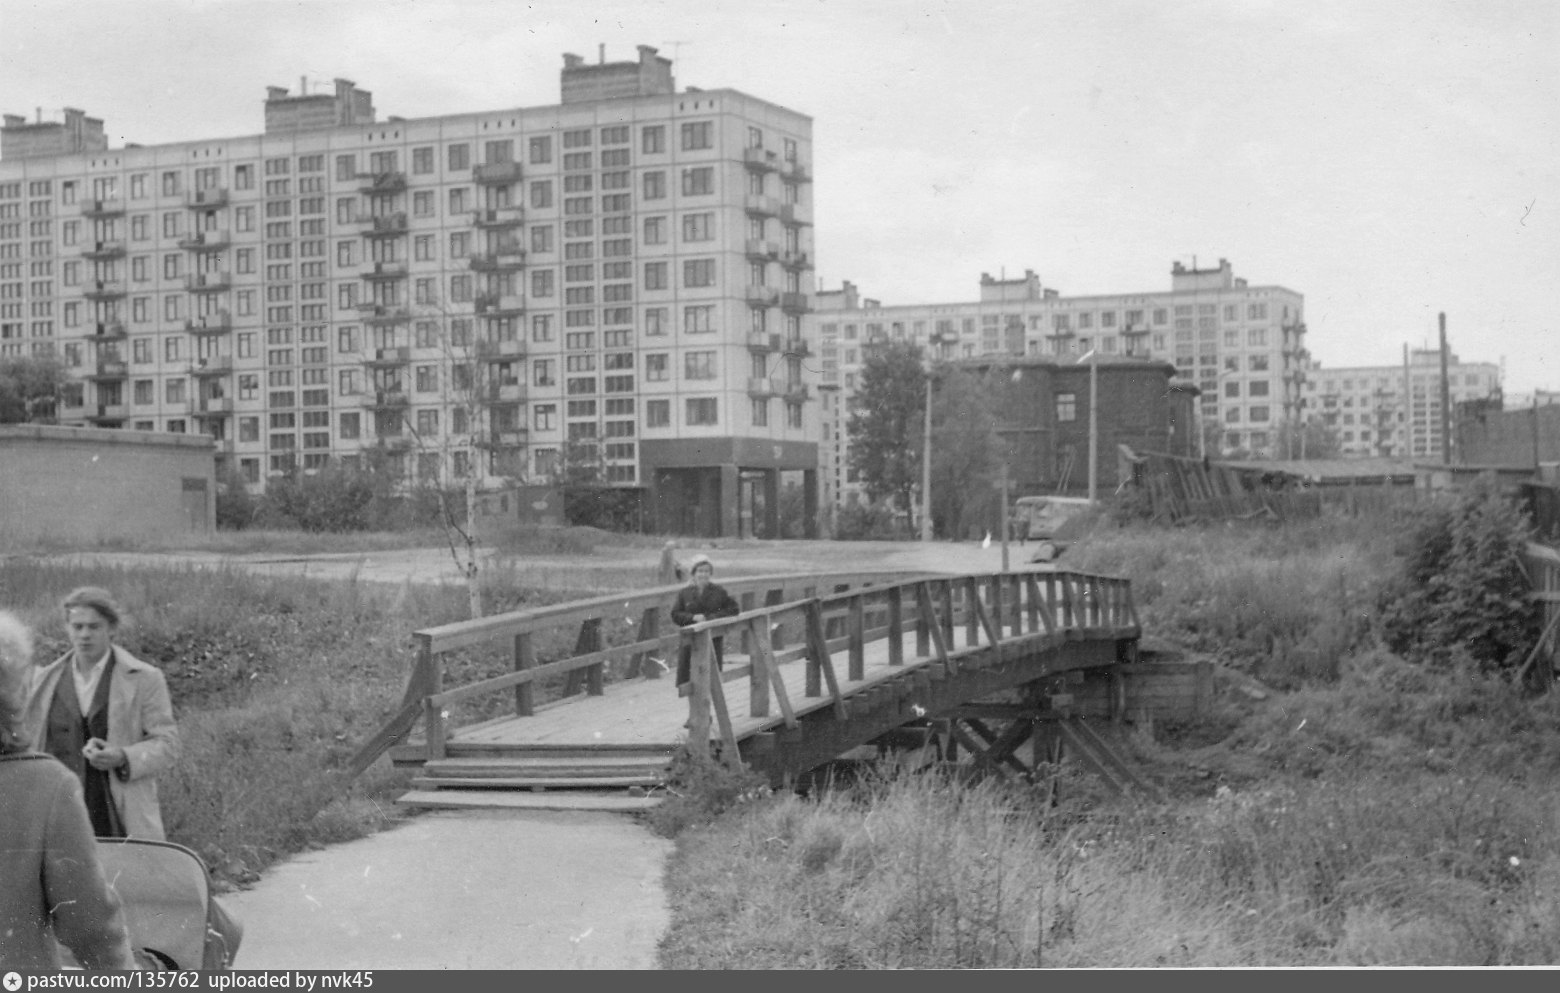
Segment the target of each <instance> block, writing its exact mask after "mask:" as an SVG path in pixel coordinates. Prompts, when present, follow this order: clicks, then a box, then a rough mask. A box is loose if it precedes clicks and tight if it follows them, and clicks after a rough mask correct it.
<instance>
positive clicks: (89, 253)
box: [81, 240, 128, 259]
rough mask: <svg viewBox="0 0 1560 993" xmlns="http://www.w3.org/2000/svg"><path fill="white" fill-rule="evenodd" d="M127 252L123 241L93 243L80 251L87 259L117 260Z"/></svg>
mask: <svg viewBox="0 0 1560 993" xmlns="http://www.w3.org/2000/svg"><path fill="white" fill-rule="evenodd" d="M126 251H128V248H127V247H126V245H125V243H124V242H123V241H119V240H114V241H95V242H93V243H92V244H90V245H88V246H87V247H85V248H83V249H82V250H81V254H82V255H84V256H85V257H87V258H89V259H117V258H122V257H123V256H124V254H125V252H126Z"/></svg>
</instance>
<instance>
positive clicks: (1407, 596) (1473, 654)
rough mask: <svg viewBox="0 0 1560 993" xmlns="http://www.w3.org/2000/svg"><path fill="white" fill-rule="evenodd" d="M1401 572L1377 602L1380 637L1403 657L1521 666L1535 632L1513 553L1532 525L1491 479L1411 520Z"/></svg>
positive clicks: (1532, 608)
mask: <svg viewBox="0 0 1560 993" xmlns="http://www.w3.org/2000/svg"><path fill="white" fill-rule="evenodd" d="M1411 521H1412V525H1411V531H1410V533H1409V536H1408V539H1407V542H1406V549H1405V553H1406V554H1405V557H1404V561H1403V566H1402V570H1401V573H1400V574H1399V576H1398V577H1397V578H1396V580H1395V581H1394V582H1393V583H1392V584H1391V585H1390V586H1389V587H1388V588H1387V589H1386V590H1384V591H1383V593H1382V595H1381V597H1380V599H1379V601H1378V606H1379V610H1380V618H1381V634H1382V639H1383V641H1384V642H1385V643H1386V645H1387V647H1389V648H1390V649H1392V650H1393V651H1394V652H1397V653H1398V654H1400V655H1403V656H1405V657H1408V658H1413V659H1421V660H1424V661H1426V662H1429V663H1431V664H1434V665H1439V666H1446V665H1449V664H1450V663H1452V662H1453V661H1455V659H1456V658H1457V657H1459V656H1465V657H1467V658H1469V659H1471V660H1472V661H1473V662H1474V663H1476V664H1477V665H1479V666H1480V667H1482V668H1484V669H1492V670H1503V669H1508V668H1515V667H1516V666H1517V665H1519V664H1521V661H1522V657H1523V655H1524V653H1525V652H1527V651H1528V650H1529V649H1530V648H1531V647H1532V645H1533V643H1534V641H1535V640H1536V639H1537V637H1538V621H1539V612H1538V605H1537V604H1536V603H1534V602H1533V601H1532V600H1531V599H1530V598H1529V596H1528V592H1529V585H1528V581H1527V577H1526V575H1525V574H1524V573H1523V571H1522V565H1521V559H1520V555H1521V553H1522V550H1523V547H1524V545H1525V544H1526V543H1527V542H1528V541H1529V540H1531V538H1532V527H1531V525H1530V524H1529V523H1528V521H1527V520H1526V518H1524V517H1523V515H1522V512H1521V510H1519V509H1518V507H1517V505H1516V504H1515V503H1514V502H1513V501H1511V500H1509V499H1507V498H1506V497H1505V496H1503V495H1502V494H1501V493H1500V492H1499V490H1497V489H1496V487H1495V485H1494V484H1493V483H1492V482H1481V483H1480V484H1478V485H1477V486H1475V487H1473V488H1471V489H1469V490H1467V491H1465V492H1462V493H1459V494H1457V495H1456V496H1455V497H1454V498H1452V499H1451V500H1448V501H1443V502H1438V503H1435V504H1432V505H1430V506H1428V507H1425V508H1418V509H1416V511H1415V512H1414V513H1413V516H1412V518H1411Z"/></svg>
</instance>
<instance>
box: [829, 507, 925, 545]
mask: <svg viewBox="0 0 1560 993" xmlns="http://www.w3.org/2000/svg"><path fill="white" fill-rule="evenodd" d="M906 537H908V536H907V535H906V534H905V533H904V531H903V530H902V529H901V528H900V526H899V522H898V521H897V520H896V519H895V517H894V512H893V511H892V510H890V509H889V508H888V506H887V505H886V504H881V503H860V502H857V503H851V504H846V505H845V506H844V507H841V508H840V511H839V513H838V514H836V515H835V517H834V539H835V540H836V541H897V540H901V539H903V538H906Z"/></svg>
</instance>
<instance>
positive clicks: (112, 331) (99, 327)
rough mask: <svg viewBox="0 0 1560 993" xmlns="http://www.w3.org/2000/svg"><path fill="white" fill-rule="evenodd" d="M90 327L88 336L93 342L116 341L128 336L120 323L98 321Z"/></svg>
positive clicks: (122, 323)
mask: <svg viewBox="0 0 1560 993" xmlns="http://www.w3.org/2000/svg"><path fill="white" fill-rule="evenodd" d="M91 327H92V330H91V331H90V332H88V334H89V335H90V336H91V337H92V339H93V340H94V341H118V340H120V339H122V338H125V337H128V336H129V334H130V332H129V331H128V330H126V329H125V325H124V322H122V321H98V322H97V323H96V324H93V325H92V326H91Z"/></svg>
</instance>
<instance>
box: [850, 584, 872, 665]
mask: <svg viewBox="0 0 1560 993" xmlns="http://www.w3.org/2000/svg"><path fill="white" fill-rule="evenodd" d="M846 624H847V627H848V633H849V638H850V641H849V645H850V647H849V649H848V651H849V653H850V657H849V659H848V661H847V662H846V673H847V676H846V678H847V679H849V680H851V681H852V682H855V681H857V680H861V679H865V678H867V634H866V627H867V619H866V594H865V593H858V594H856V595H855V596H853V597H851V598H850V613H849V615H848V616H847V619H846Z"/></svg>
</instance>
